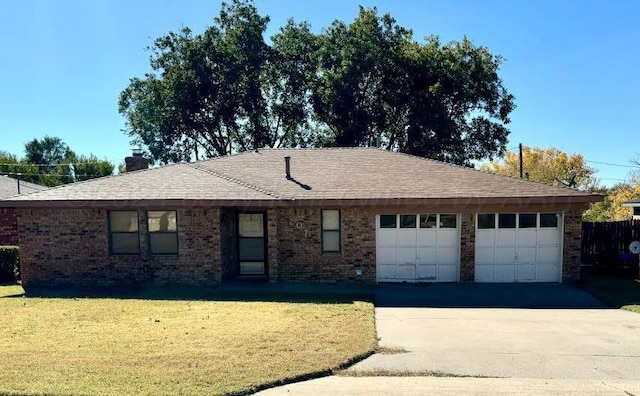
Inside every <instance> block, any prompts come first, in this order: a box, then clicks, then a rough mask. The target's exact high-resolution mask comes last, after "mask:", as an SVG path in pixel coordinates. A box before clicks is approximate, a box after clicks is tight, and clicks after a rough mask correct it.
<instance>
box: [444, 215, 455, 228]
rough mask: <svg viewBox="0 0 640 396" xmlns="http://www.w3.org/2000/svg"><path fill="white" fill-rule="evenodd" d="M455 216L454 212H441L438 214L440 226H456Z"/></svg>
mask: <svg viewBox="0 0 640 396" xmlns="http://www.w3.org/2000/svg"><path fill="white" fill-rule="evenodd" d="M457 218H458V217H457V216H456V215H454V214H441V215H440V228H456V227H457Z"/></svg>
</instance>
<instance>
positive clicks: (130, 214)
mask: <svg viewBox="0 0 640 396" xmlns="http://www.w3.org/2000/svg"><path fill="white" fill-rule="evenodd" d="M109 253H110V254H112V255H118V254H140V234H139V233H138V212H137V211H135V210H118V211H110V212H109Z"/></svg>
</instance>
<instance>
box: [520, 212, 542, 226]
mask: <svg viewBox="0 0 640 396" xmlns="http://www.w3.org/2000/svg"><path fill="white" fill-rule="evenodd" d="M518 221H519V225H518V228H536V227H537V226H538V215H537V214H535V213H520V214H519V215H518Z"/></svg>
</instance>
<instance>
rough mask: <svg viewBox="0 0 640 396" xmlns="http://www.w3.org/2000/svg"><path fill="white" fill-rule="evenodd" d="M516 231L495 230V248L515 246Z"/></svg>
mask: <svg viewBox="0 0 640 396" xmlns="http://www.w3.org/2000/svg"><path fill="white" fill-rule="evenodd" d="M515 244H516V230H515V229H514V230H497V231H496V246H515Z"/></svg>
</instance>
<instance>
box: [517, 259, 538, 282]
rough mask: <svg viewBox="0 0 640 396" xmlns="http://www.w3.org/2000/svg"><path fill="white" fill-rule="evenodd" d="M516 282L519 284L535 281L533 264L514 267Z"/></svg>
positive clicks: (534, 266)
mask: <svg viewBox="0 0 640 396" xmlns="http://www.w3.org/2000/svg"><path fill="white" fill-rule="evenodd" d="M516 273H517V277H516V278H517V280H518V281H521V282H526V281H533V280H535V279H536V265H535V264H520V263H518V265H517V266H516Z"/></svg>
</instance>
